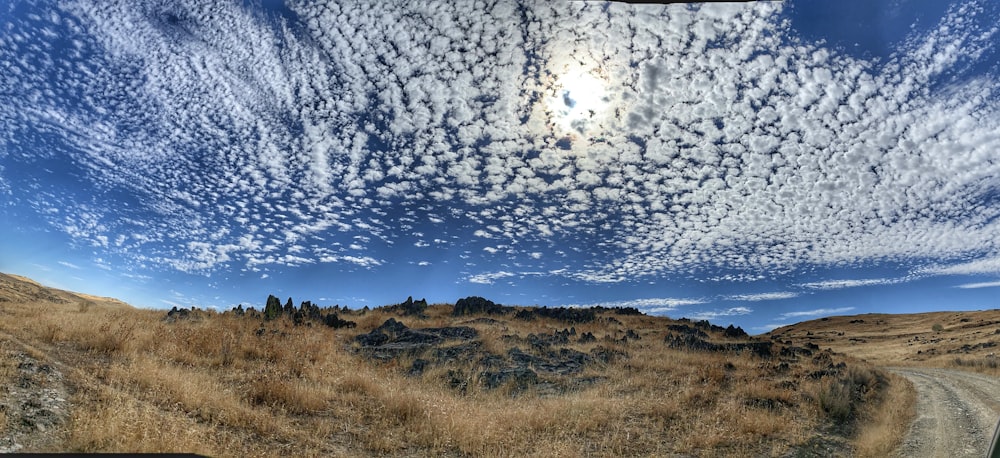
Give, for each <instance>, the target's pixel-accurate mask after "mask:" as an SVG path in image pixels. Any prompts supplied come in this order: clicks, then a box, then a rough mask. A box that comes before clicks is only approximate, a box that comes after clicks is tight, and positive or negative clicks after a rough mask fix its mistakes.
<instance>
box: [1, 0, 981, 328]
mask: <svg viewBox="0 0 1000 458" xmlns="http://www.w3.org/2000/svg"><path fill="white" fill-rule="evenodd" d="M244 3H245V2H216V3H209V2H202V1H192V2H171V3H170V4H169V5H161V4H157V3H153V2H150V3H146V2H96V3H95V2H87V1H83V2H60V3H44V2H41V3H38V2H19V1H14V2H6V3H3V4H0V123H2V128H0V215H2V218H3V219H2V221H3V222H4V223H3V224H2V225H0V271H4V272H11V273H16V274H21V275H26V276H29V277H32V278H35V279H37V280H39V281H41V282H43V283H46V284H49V285H52V286H56V287H61V288H66V289H72V290H78V291H83V292H87V293H92V294H100V295H105V296H114V297H118V298H121V299H123V300H126V301H128V302H130V303H132V304H134V305H137V306H142V307H153V308H168V307H171V306H174V305H176V306H192V305H195V306H199V307H217V308H228V307H232V306H234V305H236V304H238V303H243V304H244V305H257V306H259V305H261V304H262V303H263V301H264V298H266V297H267V295H268V294H277V295H279V296H282V297H287V296H291V297H293V298H294V299H295V300H296V301H300V300H313V301H316V302H319V303H321V304H324V305H333V304H340V305H347V306H350V307H362V306H365V305H368V306H378V305H386V304H392V303H397V302H400V301H402V300H404V299H405V298H406V297H407V296H413V297H415V298H421V297H425V298H427V299H428V300H429V301H431V302H454V301H455V300H456V299H458V298H460V297H465V296H469V295H481V296H485V297H488V298H490V299H493V300H494V301H497V302H500V303H504V304H511V305H536V304H537V305H550V306H561V305H594V304H600V305H627V306H635V307H639V308H640V309H642V310H644V311H646V312H648V313H655V314H661V315H668V316H671V317H675V318H676V317H682V316H686V317H691V318H707V319H710V320H711V321H713V322H715V323H718V324H722V325H725V324H728V323H734V324H737V325H740V326H743V327H744V328H747V329H748V330H750V331H751V332H763V331H765V330H767V329H770V328H771V327H774V326H778V325H782V324H790V323H793V322H796V321H801V320H804V319H811V318H817V317H821V316H826V315H833V314H857V313H866V312H919V311H930V310H958V309H985V308H995V307H998V306H1000V300H998V299H997V298H998V297H1000V294H998V293H1000V244H998V241H1000V219H998V216H1000V160H998V158H1000V113H998V109H1000V98H998V95H1000V80H998V76H1000V67H998V54H997V45H998V43H997V42H998V30H997V24H998V23H1000V4H998V2H996V1H986V0H982V1H955V2H950V3H949V2H943V1H930V0H892V1H871V2H869V1H862V0H856V1H854V0H852V1H849V2H840V3H830V2H804V1H803V2H800V1H786V2H760V3H754V4H707V5H699V6H685V5H670V6H656V5H652V6H650V5H628V4H618V3H611V4H609V3H601V2H525V3H515V2H502V1H501V2H495V3H493V4H492V5H490V6H482V5H480V6H478V7H477V6H473V5H472V3H471V2H440V3H437V2H427V3H422V4H418V3H415V2H395V3H392V2H378V3H376V4H372V3H371V2H357V3H352V2H338V3H333V2H331V3H330V4H328V5H327V4H323V3H322V2H301V3H299V2H288V3H286V4H282V3H280V2H264V3H263V4H256V3H254V2H249V3H247V4H244ZM834 4H836V5H838V7H837V8H832V7H831V6H830V5H834Z"/></svg>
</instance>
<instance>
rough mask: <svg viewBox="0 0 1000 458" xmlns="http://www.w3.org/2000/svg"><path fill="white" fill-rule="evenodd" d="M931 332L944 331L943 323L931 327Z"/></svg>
mask: <svg viewBox="0 0 1000 458" xmlns="http://www.w3.org/2000/svg"><path fill="white" fill-rule="evenodd" d="M931 330H932V331H934V332H941V331H944V326H942V325H941V323H934V326H931Z"/></svg>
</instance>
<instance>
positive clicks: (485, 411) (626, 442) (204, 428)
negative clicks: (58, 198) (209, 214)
mask: <svg viewBox="0 0 1000 458" xmlns="http://www.w3.org/2000/svg"><path fill="white" fill-rule="evenodd" d="M449 310H450V308H449V307H447V306H442V305H435V306H431V307H430V308H428V309H427V312H426V314H427V318H425V319H417V318H410V317H407V318H399V317H396V318H397V319H400V320H401V321H403V322H405V323H406V324H407V325H408V326H411V327H437V326H449V325H458V324H462V323H465V322H468V321H469V320H470V319H472V318H475V317H460V318H452V317H451V316H450V315H449V313H448V312H449ZM0 312H2V313H4V314H7V315H9V316H10V319H5V320H3V321H0V331H2V332H4V333H6V334H9V335H11V336H13V337H14V338H16V339H17V340H19V341H21V342H26V343H31V344H32V345H35V346H36V347H37V348H42V349H45V351H46V352H48V357H49V358H51V359H53V360H57V361H61V362H62V363H64V364H66V365H67V366H69V367H71V368H73V370H70V371H65V372H66V376H67V380H68V381H69V382H70V383H71V384H72V385H73V387H74V388H75V389H74V393H75V394H74V396H73V399H72V400H71V402H72V405H73V410H72V418H71V421H70V424H69V439H68V442H67V443H66V449H67V450H72V451H81V452H98V451H100V452H163V451H176V452H196V453H202V454H207V455H212V456H241V455H246V456H277V455H294V456H330V455H341V456H342V455H355V456H356V455H420V456H426V455H432V456H441V455H444V456H454V455H474V456H512V455H514V456H581V455H588V456H626V455H631V456H634V455H651V456H662V455H667V454H671V453H681V454H690V455H695V456H768V455H770V456H774V455H782V454H785V453H787V452H789V450H791V449H793V448H794V447H796V446H797V445H799V444H802V443H804V442H805V441H807V440H808V439H809V438H810V437H812V436H813V435H814V434H815V432H816V431H817V430H818V429H819V428H820V427H821V426H822V425H824V424H826V423H827V422H829V421H830V420H829V416H828V414H827V413H825V412H824V410H823V408H822V406H821V402H822V401H820V400H819V397H818V396H817V395H816V393H820V392H822V390H823V389H824V388H825V387H827V383H828V379H829V378H821V379H818V380H817V379H815V378H814V377H810V376H809V374H811V373H813V372H815V371H817V370H819V369H822V368H824V367H826V366H825V365H826V364H827V363H828V361H827V360H822V361H813V360H812V359H810V358H807V357H803V358H801V360H800V361H799V362H797V363H796V362H793V363H792V364H790V365H789V367H787V368H779V367H778V360H777V359H776V358H775V359H762V358H759V357H756V356H753V355H750V354H727V353H705V352H687V351H680V350H674V349H669V348H667V346H666V345H665V344H664V343H663V336H664V335H665V333H666V331H665V328H666V325H667V324H669V323H671V322H672V321H670V320H667V319H665V318H652V317H645V316H635V317H633V316H618V317H616V318H617V319H618V320H620V322H621V324H620V325H619V324H609V323H592V324H583V325H577V326H576V330H577V332H578V333H583V332H593V333H594V334H595V335H597V336H598V339H599V340H598V342H596V343H586V344H581V343H573V344H571V345H568V347H569V348H573V349H576V350H578V351H581V352H584V353H589V352H590V351H591V350H593V349H594V348H597V347H605V348H608V349H612V350H614V351H617V352H620V354H621V355H622V356H621V357H619V358H617V359H615V360H613V361H611V362H610V363H608V364H601V363H596V364H591V365H589V366H587V367H586V369H585V371H584V372H583V373H582V374H580V375H579V376H580V377H594V378H595V379H596V380H597V382H595V383H592V384H585V385H581V386H579V387H576V388H573V389H569V390H567V391H565V392H562V391H555V392H553V391H552V390H546V389H544V388H543V387H540V386H535V387H529V388H528V389H527V390H520V389H518V388H517V387H515V386H512V385H508V386H504V387H501V388H498V389H494V390H489V389H486V388H484V387H483V386H482V385H481V384H480V383H479V381H478V378H477V375H476V373H477V372H476V370H477V367H476V366H475V365H474V364H472V363H465V364H461V363H455V364H449V365H444V366H432V367H430V368H429V369H428V370H427V371H425V372H424V373H423V375H421V376H418V377H413V376H407V375H406V374H405V372H406V369H407V368H408V367H409V365H410V362H411V360H409V359H405V358H404V359H401V360H397V361H390V362H387V363H374V362H372V361H368V360H366V359H364V358H363V357H362V356H360V355H358V354H356V353H355V352H354V351H352V348H353V347H354V346H355V345H356V344H354V343H353V336H354V335H357V334H358V333H363V332H368V331H370V330H372V329H374V328H375V327H377V326H379V325H380V324H382V323H383V322H384V321H385V320H386V319H387V318H389V317H390V316H393V315H389V314H387V313H385V312H383V311H378V310H376V311H371V312H369V313H366V314H363V315H361V314H357V315H354V316H347V317H345V318H347V319H350V320H353V321H356V322H357V323H358V325H357V328H355V329H349V330H332V329H330V328H327V327H325V326H321V325H320V326H312V327H306V326H299V327H295V326H292V325H291V323H290V322H289V321H288V320H275V321H272V322H267V323H264V324H263V327H262V322H261V321H259V320H254V319H250V318H239V317H235V316H232V315H229V314H216V313H212V312H200V313H196V314H194V315H193V316H192V317H191V318H190V319H185V320H179V321H176V322H166V321H164V320H163V319H162V318H163V313H162V312H157V311H148V310H137V309H132V308H128V307H125V306H122V305H120V304H116V303H113V302H104V301H102V300H100V298H89V299H88V305H86V306H80V302H79V301H67V302H66V303H47V304H45V305H44V307H42V306H39V305H38V304H37V303H34V302H33V303H31V304H30V305H29V304H28V303H17V302H5V303H2V304H0ZM493 318H496V319H498V320H501V322H500V323H499V324H488V323H482V322H474V323H471V324H468V325H469V326H472V327H474V328H476V329H478V330H479V331H480V340H481V345H482V347H481V348H483V349H485V350H486V351H490V352H492V353H496V354H505V353H506V352H507V350H508V349H510V348H511V347H512V346H514V345H517V344H516V343H512V342H511V341H510V340H509V339H504V337H503V336H504V335H508V334H516V335H518V336H520V337H522V338H523V337H526V336H527V335H528V334H542V333H551V332H553V331H554V330H559V329H563V328H566V327H568V325H567V324H565V323H561V322H558V321H555V320H551V319H536V320H533V321H527V322H525V321H520V320H514V319H512V318H511V317H493ZM260 329H263V331H260ZM626 329H635V330H637V331H638V332H639V333H640V334H641V335H642V336H643V339H642V340H640V341H633V342H629V343H627V344H626V343H611V342H605V341H603V340H601V338H602V337H603V336H605V335H608V336H610V337H620V336H621V335H623V334H624V331H625V330H626ZM522 348H524V347H523V346H522ZM626 355H627V356H626ZM2 367H3V366H0V369H2ZM457 373H461V374H465V377H466V379H467V381H468V382H469V383H468V386H467V389H466V390H464V391H462V390H457V389H452V388H450V387H449V386H448V383H446V382H447V380H448V379H449V378H454V377H455V374H457ZM2 375H3V374H2V370H0V376H2ZM852 377H853V376H852ZM858 377H860V376H858ZM855 378H857V377H855ZM852 380H854V378H852ZM834 394H836V393H834ZM886 396H888V397H887V398H886V399H889V400H895V399H897V398H895V397H893V396H895V395H894V394H893V392H891V391H890V392H889V394H887V395H886ZM863 401H866V402H869V403H875V402H877V401H881V399H875V397H874V396H872V397H869V398H865V399H864V400H863ZM855 408H856V409H862V410H859V411H860V412H867V411H868V410H864V409H871V412H881V411H879V410H878V409H874V408H872V406H871V405H856V406H855ZM861 417H863V420H865V421H867V419H868V417H866V416H864V415H861ZM872 418H874V419H875V421H876V422H878V421H883V420H880V419H881V418H883V417H879V416H877V415H874V414H873V416H872ZM886 418H890V420H885V421H888V422H889V423H891V422H892V421H895V420H891V419H893V418H897V417H894V416H891V415H890V416H889V417H886ZM890 426H891V425H890ZM887 428H888V426H887ZM887 431H889V430H887ZM886 434H890V435H891V434H892V432H891V431H890V432H887V433H886ZM859 443H860V442H859ZM864 443H865V444H868V443H871V444H874V445H865V447H867V448H865V449H864V450H875V451H876V452H872V453H873V454H877V451H878V450H884V449H882V448H879V447H881V445H878V444H879V442H878V438H875V439H864ZM865 453H868V452H865Z"/></svg>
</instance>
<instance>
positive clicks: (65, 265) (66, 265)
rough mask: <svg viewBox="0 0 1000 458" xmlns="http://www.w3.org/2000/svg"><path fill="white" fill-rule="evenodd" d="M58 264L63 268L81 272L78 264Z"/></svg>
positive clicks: (60, 262) (59, 262)
mask: <svg viewBox="0 0 1000 458" xmlns="http://www.w3.org/2000/svg"><path fill="white" fill-rule="evenodd" d="M58 264H59V265H61V266H63V267H69V268H70V269H74V270H80V266H78V265H76V264H73V263H71V262H68V261H58Z"/></svg>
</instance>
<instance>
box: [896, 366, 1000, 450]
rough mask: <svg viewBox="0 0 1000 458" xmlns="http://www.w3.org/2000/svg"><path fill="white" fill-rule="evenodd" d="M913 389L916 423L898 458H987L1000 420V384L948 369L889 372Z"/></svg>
mask: <svg viewBox="0 0 1000 458" xmlns="http://www.w3.org/2000/svg"><path fill="white" fill-rule="evenodd" d="M892 371H893V372H896V373H897V374H899V375H902V376H904V377H906V378H907V379H909V380H910V381H911V382H913V385H914V387H915V388H916V389H917V406H916V410H917V418H916V419H915V420H914V422H913V425H912V426H911V427H910V432H909V433H908V434H907V435H906V438H905V439H904V440H903V445H902V446H901V447H900V448H899V450H898V451H897V455H898V456H901V457H948V458H959V457H976V458H982V457H984V456H986V449H987V448H989V446H990V439H991V437H990V436H991V435H992V434H993V428H994V427H995V426H996V423H997V419H1000V379H997V378H995V377H990V376H986V375H981V374H974V373H969V372H962V371H956V370H948V369H930V368H893V369H892Z"/></svg>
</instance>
